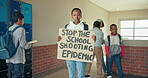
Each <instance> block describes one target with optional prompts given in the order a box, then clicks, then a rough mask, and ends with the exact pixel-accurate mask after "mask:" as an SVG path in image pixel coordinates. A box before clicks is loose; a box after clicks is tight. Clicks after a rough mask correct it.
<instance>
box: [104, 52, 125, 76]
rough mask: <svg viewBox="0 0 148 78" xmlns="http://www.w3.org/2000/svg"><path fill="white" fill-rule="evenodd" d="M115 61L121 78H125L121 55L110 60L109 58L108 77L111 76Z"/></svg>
mask: <svg viewBox="0 0 148 78" xmlns="http://www.w3.org/2000/svg"><path fill="white" fill-rule="evenodd" d="M113 61H114V62H115V64H116V67H117V69H118V75H119V78H124V75H123V71H122V65H121V57H120V54H116V55H113V56H111V57H110V58H107V76H109V75H111V70H112V64H113Z"/></svg>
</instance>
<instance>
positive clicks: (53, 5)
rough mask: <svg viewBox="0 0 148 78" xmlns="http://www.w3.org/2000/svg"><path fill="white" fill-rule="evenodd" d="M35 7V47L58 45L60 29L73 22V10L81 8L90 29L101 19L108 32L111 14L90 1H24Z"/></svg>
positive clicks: (83, 17)
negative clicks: (36, 41)
mask: <svg viewBox="0 0 148 78" xmlns="http://www.w3.org/2000/svg"><path fill="white" fill-rule="evenodd" d="M23 1H26V2H29V3H31V4H32V5H33V39H36V40H38V43H37V44H35V46H40V45H50V44H56V41H57V36H58V28H63V27H64V26H65V25H66V24H67V23H69V21H70V20H71V14H70V13H71V10H72V9H73V8H74V7H79V8H81V10H82V20H84V21H86V22H87V24H88V25H89V27H90V29H91V28H92V24H93V22H94V21H95V20H96V19H98V18H101V19H103V20H104V22H105V27H104V28H103V31H104V32H106V31H107V27H108V26H107V25H108V15H109V12H108V11H106V10H104V9H102V8H100V7H99V6H97V5H95V4H93V3H91V2H90V1H88V0H42V1H40V0H23Z"/></svg>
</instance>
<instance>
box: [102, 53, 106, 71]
mask: <svg viewBox="0 0 148 78" xmlns="http://www.w3.org/2000/svg"><path fill="white" fill-rule="evenodd" d="M102 67H103V71H104V73H107V69H106V65H105V61H104V56H103V54H102Z"/></svg>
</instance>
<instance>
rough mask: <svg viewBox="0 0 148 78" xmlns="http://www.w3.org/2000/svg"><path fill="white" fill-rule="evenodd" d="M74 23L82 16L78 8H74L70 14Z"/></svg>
mask: <svg viewBox="0 0 148 78" xmlns="http://www.w3.org/2000/svg"><path fill="white" fill-rule="evenodd" d="M71 17H72V19H73V20H74V23H79V22H80V19H81V18H82V15H81V12H80V11H79V10H74V11H73V12H72V14H71Z"/></svg>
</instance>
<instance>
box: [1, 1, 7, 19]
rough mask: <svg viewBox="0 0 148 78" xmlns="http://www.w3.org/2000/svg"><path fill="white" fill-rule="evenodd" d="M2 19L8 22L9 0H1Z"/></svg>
mask: <svg viewBox="0 0 148 78" xmlns="http://www.w3.org/2000/svg"><path fill="white" fill-rule="evenodd" d="M0 21H1V22H7V0H0Z"/></svg>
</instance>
